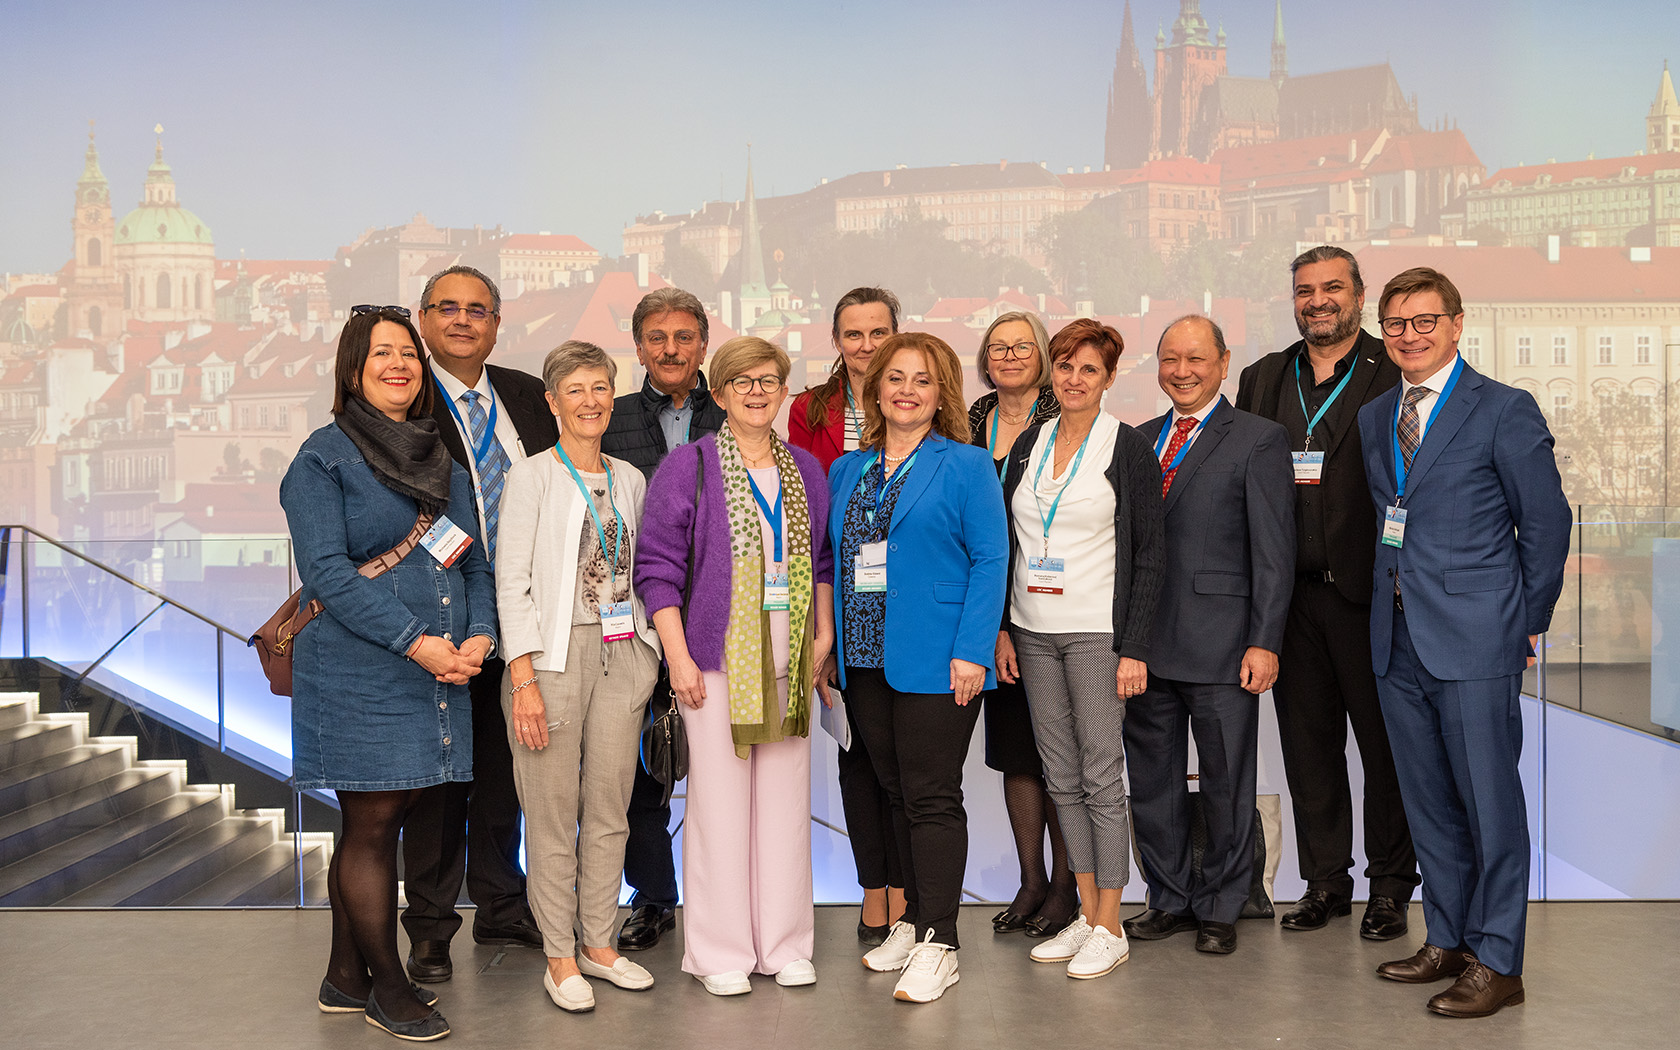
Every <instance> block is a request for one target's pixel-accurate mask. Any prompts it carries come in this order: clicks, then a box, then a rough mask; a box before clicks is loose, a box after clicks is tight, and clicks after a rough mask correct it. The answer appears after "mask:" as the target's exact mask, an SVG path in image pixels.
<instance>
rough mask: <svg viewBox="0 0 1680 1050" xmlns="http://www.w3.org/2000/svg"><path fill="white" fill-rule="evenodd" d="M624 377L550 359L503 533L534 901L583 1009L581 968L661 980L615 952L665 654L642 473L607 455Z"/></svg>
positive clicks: (602, 364)
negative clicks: (646, 570) (641, 585)
mask: <svg viewBox="0 0 1680 1050" xmlns="http://www.w3.org/2000/svg"><path fill="white" fill-rule="evenodd" d="M617 371H618V369H617V366H616V365H615V364H614V363H613V360H612V358H610V357H608V356H607V355H606V354H605V353H604V352H603V351H602V350H601V349H600V348H599V347H597V346H594V345H592V344H590V343H583V342H576V341H569V342H566V343H563V344H561V345H560V346H559V347H558V348H557V349H555V350H554V351H553V352H552V353H550V354H549V355H548V359H547V360H546V361H545V362H544V363H543V383H544V385H545V386H547V388H548V404H549V407H550V408H551V409H552V410H553V412H554V415H555V417H556V419H557V420H558V422H559V425H560V442H559V444H558V445H556V446H555V447H554V448H552V449H550V450H548V451H547V452H546V453H543V454H540V455H535V456H531V457H530V458H529V459H526V460H523V461H521V462H519V463H516V464H514V466H513V469H512V470H510V471H509V472H508V475H507V488H506V491H505V492H504V493H503V494H502V503H501V519H500V524H499V527H498V529H497V535H498V539H499V542H498V544H497V550H496V555H497V557H496V595H497V598H498V600H499V603H500V614H501V621H502V645H503V648H504V651H505V652H506V653H507V654H508V670H507V677H506V678H505V679H504V681H503V683H502V710H503V712H504V713H505V714H506V715H507V725H508V743H509V745H510V746H511V747H512V749H513V777H514V784H515V786H516V787H517V788H518V791H519V801H520V804H521V805H522V806H523V807H524V809H525V850H526V867H527V869H528V872H529V878H528V886H527V895H528V897H529V899H530V902H531V911H532V913H533V914H535V916H536V919H537V925H538V926H539V927H540V928H541V929H542V932H543V942H544V952H545V954H546V955H547V956H548V969H547V970H546V972H545V973H544V974H543V987H544V988H545V989H546V990H547V991H548V994H549V997H550V998H552V999H553V1000H554V1003H555V1005H557V1006H559V1007H560V1008H561V1009H562V1010H567V1011H571V1012H574V1013H575V1012H580V1011H584V1010H590V1009H593V1008H594V1006H595V995H594V992H593V991H592V990H591V987H590V984H589V982H588V981H586V980H584V977H585V976H589V977H598V978H601V979H604V980H607V981H610V982H611V983H612V984H614V985H616V986H618V987H620V988H628V989H632V990H636V991H640V990H644V989H647V988H651V987H652V986H653V977H652V975H650V974H649V973H648V972H647V970H645V969H643V968H642V967H641V966H638V965H637V964H635V963H633V962H631V961H630V960H628V959H626V958H624V957H623V956H621V955H619V954H618V952H617V951H615V950H614V949H613V947H612V943H613V940H612V933H613V922H614V920H615V918H616V917H617V913H618V889H619V885H620V880H621V878H622V872H623V869H624V843H625V840H626V838H627V836H628V835H629V824H628V821H627V819H626V816H625V814H626V812H627V811H628V809H629V805H630V787H631V782H632V779H633V777H634V774H635V768H636V756H637V735H638V733H639V731H640V729H641V725H642V717H643V712H644V710H645V708H646V705H647V698H648V694H649V693H650V692H652V690H653V682H654V677H655V674H656V672H657V669H658V664H659V654H658V650H657V646H658V645H659V638H658V635H657V634H655V633H654V630H653V628H652V626H651V624H650V623H649V622H648V618H647V612H646V610H645V609H643V607H642V603H641V600H640V599H639V598H637V597H636V596H635V593H634V592H633V590H632V588H631V586H630V574H631V567H632V565H633V563H634V560H635V547H636V538H637V534H638V533H639V532H640V525H641V518H642V505H643V501H644V499H645V497H646V494H647V483H646V481H645V479H644V478H643V476H642V472H641V471H640V470H637V469H636V468H635V467H633V466H630V465H629V464H627V463H622V462H619V461H616V460H612V459H608V458H607V457H606V456H603V455H602V454H601V435H602V434H603V433H604V432H605V431H606V429H607V421H608V420H609V419H611V418H612V409H613V389H614V387H613V383H614V380H615V379H616V378H617ZM574 930H576V931H580V932H581V933H582V935H583V945H582V951H578V945H577V943H576V939H575V936H574Z"/></svg>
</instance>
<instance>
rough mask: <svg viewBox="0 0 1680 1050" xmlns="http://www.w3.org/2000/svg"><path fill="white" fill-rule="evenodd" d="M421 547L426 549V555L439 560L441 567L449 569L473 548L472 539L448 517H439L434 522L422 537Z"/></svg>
mask: <svg viewBox="0 0 1680 1050" xmlns="http://www.w3.org/2000/svg"><path fill="white" fill-rule="evenodd" d="M420 546H422V547H424V548H426V553H427V554H430V555H431V556H432V557H433V558H436V559H437V563H438V564H439V565H442V566H445V567H448V566H450V565H454V564H455V562H456V560H457V559H458V558H460V557H461V555H463V554H465V553H466V552H467V548H468V547H471V546H472V537H471V536H468V535H467V534H466V533H465V532H463V531H462V530H461V527H460V526H459V525H456V524H455V523H454V522H452V521H450V520H449V519H448V518H447V517H444V516H442V515H439V517H438V519H437V520H436V521H434V522H432V527H431V528H429V529H427V530H426V534H425V535H424V536H422V537H420Z"/></svg>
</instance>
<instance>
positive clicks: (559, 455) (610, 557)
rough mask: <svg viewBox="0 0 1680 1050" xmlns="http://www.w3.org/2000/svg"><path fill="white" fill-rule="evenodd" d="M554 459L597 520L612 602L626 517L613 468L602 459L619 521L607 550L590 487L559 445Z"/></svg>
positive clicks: (613, 507)
mask: <svg viewBox="0 0 1680 1050" xmlns="http://www.w3.org/2000/svg"><path fill="white" fill-rule="evenodd" d="M554 458H555V459H557V460H559V461H560V462H562V463H564V464H565V465H566V469H567V470H568V471H570V472H571V474H572V480H573V481H574V482H576V483H577V487H578V491H579V492H580V493H582V494H583V505H584V506H585V507H588V508H589V516H590V517H591V518H594V519H595V535H596V536H597V537H598V538H599V539H600V541H601V553H602V554H605V555H607V569H608V571H609V572H611V573H612V585H613V593H612V595H611V596H610V598H611V600H615V601H616V600H617V597H618V545H619V544H620V543H622V542H623V541H624V515H622V514H620V513H619V512H618V504H617V503H614V502H613V481H612V467H610V466H608V464H607V462H606V457H605V456H603V457H601V466H603V467H606V468H607V503H608V504H610V505H611V506H612V509H613V518H614V519H616V520H617V521H618V534H617V535H616V536H614V537H613V545H612V550H611V551H609V550H607V530H606V529H605V528H603V527H602V525H601V515H600V514H599V513H597V512H596V510H595V500H594V499H593V498H591V497H590V495H589V486H587V485H585V484H584V483H583V476H582V475H580V474H579V473H578V469H577V468H576V467H574V466H572V460H571V457H570V456H568V455H566V450H565V449H563V448H561V447H560V446H559V445H555V446H554Z"/></svg>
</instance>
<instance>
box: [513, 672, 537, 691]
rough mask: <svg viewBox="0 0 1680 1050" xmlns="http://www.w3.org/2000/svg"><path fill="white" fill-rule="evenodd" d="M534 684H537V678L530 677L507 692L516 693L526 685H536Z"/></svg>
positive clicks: (534, 676)
mask: <svg viewBox="0 0 1680 1050" xmlns="http://www.w3.org/2000/svg"><path fill="white" fill-rule="evenodd" d="M536 684H537V676H536V675H532V676H531V677H529V678H527V679H525V680H524V681H523V682H520V683H519V684H518V685H516V686H514V687H513V688H512V689H511V690H509V692H510V693H517V692H519V691H520V690H521V689H523V688H525V687H526V686H528V685H536Z"/></svg>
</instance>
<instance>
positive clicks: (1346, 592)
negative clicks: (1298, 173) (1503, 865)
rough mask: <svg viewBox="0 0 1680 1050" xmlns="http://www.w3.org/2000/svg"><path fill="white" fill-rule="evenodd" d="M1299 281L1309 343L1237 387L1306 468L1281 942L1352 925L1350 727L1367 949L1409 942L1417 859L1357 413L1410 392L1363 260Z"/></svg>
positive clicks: (1287, 714)
mask: <svg viewBox="0 0 1680 1050" xmlns="http://www.w3.org/2000/svg"><path fill="white" fill-rule="evenodd" d="M1290 272H1291V274H1292V276H1293V282H1294V286H1295V327H1296V328H1298V329H1299V330H1300V332H1301V340H1300V341H1299V342H1297V343H1295V344H1294V345H1293V346H1291V347H1289V348H1288V349H1287V350H1280V351H1278V352H1277V353H1275V354H1268V355H1267V356H1265V357H1263V358H1261V359H1260V360H1258V361H1256V362H1255V363H1254V364H1252V365H1249V366H1248V367H1247V368H1245V369H1243V373H1242V378H1241V379H1240V380H1239V381H1238V383H1237V407H1238V408H1239V409H1242V410H1245V411H1248V412H1254V413H1256V414H1258V415H1262V416H1265V417H1266V418H1267V419H1274V420H1276V421H1278V422H1279V423H1282V424H1283V428H1284V429H1285V430H1287V431H1288V432H1289V447H1290V450H1291V454H1292V455H1293V457H1294V460H1295V485H1294V498H1295V544H1296V546H1295V595H1294V598H1293V599H1292V600H1291V601H1290V603H1289V622H1288V625H1287V626H1286V627H1285V628H1284V632H1283V653H1282V654H1281V655H1282V658H1281V659H1280V660H1279V662H1278V680H1277V685H1276V686H1275V687H1274V688H1273V690H1272V699H1273V702H1274V703H1275V705H1276V707H1277V720H1278V737H1279V740H1280V742H1281V744H1282V745H1283V769H1284V773H1285V775H1287V777H1288V778H1289V796H1290V800H1291V802H1292V803H1293V805H1294V811H1295V848H1296V853H1297V855H1298V857H1299V859H1300V863H1301V876H1302V877H1303V878H1305V879H1306V880H1307V892H1306V894H1305V895H1304V896H1303V897H1302V898H1301V900H1300V901H1299V902H1298V903H1297V904H1296V905H1295V907H1294V908H1292V909H1291V910H1289V911H1287V912H1285V913H1284V915H1283V920H1282V921H1283V928H1284V929H1286V930H1316V929H1320V928H1321V927H1323V926H1324V925H1326V924H1327V923H1328V922H1329V921H1330V919H1331V917H1333V916H1338V915H1350V914H1352V912H1353V876H1352V874H1350V870H1351V869H1352V867H1353V798H1352V792H1351V791H1350V790H1349V788H1348V773H1347V729H1348V724H1349V722H1351V723H1352V724H1353V735H1354V738H1355V739H1357V740H1358V741H1359V758H1360V762H1361V764H1362V765H1363V766H1364V769H1365V857H1366V868H1365V877H1366V878H1367V879H1369V880H1370V887H1371V891H1370V900H1369V902H1368V903H1367V904H1366V906H1365V917H1364V920H1363V921H1362V922H1361V923H1360V925H1359V935H1360V936H1361V937H1364V938H1366V939H1367V940H1373V941H1386V940H1392V939H1393V938H1395V937H1399V936H1401V935H1403V934H1404V933H1405V932H1406V904H1407V902H1408V901H1409V900H1410V899H1411V896H1412V889H1413V888H1414V887H1415V886H1417V883H1418V877H1417V856H1416V855H1415V854H1414V853H1413V852H1412V836H1411V832H1410V831H1409V830H1408V829H1407V827H1406V810H1405V807H1404V806H1403V805H1402V804H1401V800H1400V782H1399V780H1398V779H1396V777H1395V774H1394V756H1393V755H1392V754H1391V753H1390V751H1389V747H1388V730H1387V729H1386V728H1385V727H1384V726H1383V719H1382V708H1381V706H1380V705H1379V704H1378V703H1377V682H1376V676H1375V675H1373V674H1372V673H1371V664H1370V661H1369V660H1368V659H1367V655H1368V654H1367V653H1366V652H1365V648H1366V646H1365V642H1366V639H1367V638H1369V637H1370V630H1371V594H1370V591H1369V589H1368V587H1367V583H1366V581H1368V580H1369V579H1370V578H1371V562H1372V559H1373V558H1374V557H1375V554H1374V552H1373V548H1374V547H1375V546H1376V542H1377V528H1376V520H1375V519H1374V518H1373V517H1372V516H1371V513H1370V491H1369V490H1368V489H1367V488H1366V485H1365V461H1364V459H1363V457H1362V456H1361V454H1360V444H1359V430H1358V427H1356V426H1355V425H1354V424H1355V421H1356V419H1357V417H1358V415H1359V406H1361V405H1363V404H1365V403H1367V402H1369V401H1371V400H1373V399H1374V398H1376V397H1378V396H1380V395H1381V394H1382V393H1383V392H1384V391H1386V390H1389V389H1391V388H1392V387H1393V386H1394V384H1395V383H1397V382H1399V381H1400V370H1399V369H1398V368H1396V367H1395V366H1394V363H1393V362H1392V361H1390V360H1389V359H1388V354H1387V353H1385V352H1384V350H1383V345H1382V340H1380V339H1377V338H1376V337H1374V336H1372V335H1370V334H1368V333H1366V332H1365V331H1363V330H1362V329H1361V328H1360V327H1359V318H1360V313H1361V311H1362V310H1364V308H1365V282H1364V280H1363V279H1362V278H1361V277H1360V275H1359V263H1358V261H1357V260H1355V259H1354V257H1353V256H1352V255H1350V254H1349V253H1348V252H1347V251H1345V250H1344V249H1341V248H1337V247H1334V246H1333V245H1328V244H1326V245H1320V246H1319V247H1317V248H1313V249H1311V250H1309V251H1307V252H1305V253H1303V254H1302V255H1301V256H1300V257H1299V258H1297V259H1296V260H1295V261H1294V263H1292V264H1291V266H1290Z"/></svg>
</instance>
